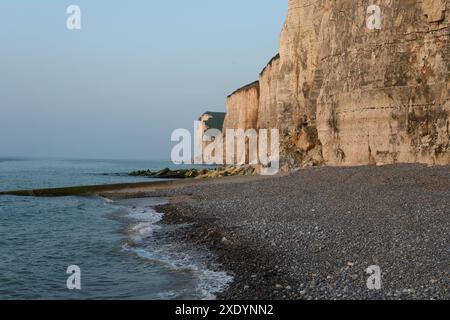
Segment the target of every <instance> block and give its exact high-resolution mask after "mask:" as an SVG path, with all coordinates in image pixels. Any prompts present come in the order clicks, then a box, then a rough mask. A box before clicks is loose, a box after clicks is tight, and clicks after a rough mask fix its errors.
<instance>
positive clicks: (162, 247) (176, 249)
mask: <svg viewBox="0 0 450 320" xmlns="http://www.w3.org/2000/svg"><path fill="white" fill-rule="evenodd" d="M117 204H118V205H120V206H121V207H122V208H126V214H125V217H126V218H127V219H128V220H129V221H130V226H129V227H128V229H127V235H128V237H129V240H130V241H129V243H127V244H124V245H123V249H124V250H126V251H130V252H133V253H134V254H136V255H137V256H138V257H140V258H142V259H146V260H149V261H152V262H153V263H157V264H161V265H163V266H164V267H165V268H168V269H169V270H172V271H175V272H187V273H191V274H192V275H193V276H194V277H195V278H196V279H198V280H197V283H198V285H197V291H198V295H199V297H201V298H203V299H215V294H218V293H220V292H223V291H224V290H225V289H226V288H227V287H228V285H229V284H230V283H231V282H232V281H233V278H232V277H231V276H230V275H228V274H227V273H226V272H224V271H215V270H211V268H209V267H208V266H207V264H208V261H210V253H209V252H208V251H206V250H205V249H199V248H193V247H192V246H190V245H188V244H186V243H181V242H177V241H174V240H173V239H170V238H167V237H165V236H166V234H167V232H168V230H169V229H170V230H172V231H173V228H174V227H172V226H162V225H159V224H158V222H160V221H161V220H162V217H163V214H161V213H159V212H157V211H156V210H155V209H154V208H153V206H156V205H159V204H164V202H163V201H160V200H155V199H152V200H149V199H147V200H146V199H130V200H125V201H120V202H119V203H117ZM155 233H158V234H157V235H155ZM214 269H217V268H216V267H214ZM161 294H162V295H163V296H165V297H167V298H170V296H172V297H173V296H176V294H175V293H173V292H170V293H161Z"/></svg>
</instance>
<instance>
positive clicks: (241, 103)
mask: <svg viewBox="0 0 450 320" xmlns="http://www.w3.org/2000/svg"><path fill="white" fill-rule="evenodd" d="M258 108H259V83H258V82H254V83H251V84H249V85H247V86H245V87H242V88H241V89H238V90H236V91H235V92H234V93H233V94H231V95H230V96H229V97H228V98H227V115H226V116H225V122H224V129H225V130H226V129H244V130H247V129H256V127H257V121H258Z"/></svg>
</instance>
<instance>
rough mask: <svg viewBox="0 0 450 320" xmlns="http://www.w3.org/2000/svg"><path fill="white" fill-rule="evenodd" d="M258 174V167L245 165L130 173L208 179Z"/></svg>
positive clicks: (153, 176) (142, 175)
mask: <svg viewBox="0 0 450 320" xmlns="http://www.w3.org/2000/svg"><path fill="white" fill-rule="evenodd" d="M256 174H257V170H256V168H254V167H252V166H249V165H244V166H239V167H236V166H226V167H219V168H215V169H180V170H171V169H169V168H165V169H162V170H160V171H150V170H138V171H133V172H131V173H130V174H129V175H130V176H133V177H148V178H157V179H192V178H196V179H206V178H220V177H229V176H253V175H256Z"/></svg>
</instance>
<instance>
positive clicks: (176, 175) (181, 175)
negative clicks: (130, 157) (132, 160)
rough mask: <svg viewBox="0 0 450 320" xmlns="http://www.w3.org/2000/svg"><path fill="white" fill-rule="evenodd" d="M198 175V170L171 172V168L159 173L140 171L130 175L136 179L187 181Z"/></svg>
mask: <svg viewBox="0 0 450 320" xmlns="http://www.w3.org/2000/svg"><path fill="white" fill-rule="evenodd" d="M198 175H199V171H198V170H197V169H189V170H188V169H181V170H170V169H169V168H165V169H162V170H160V171H157V172H153V171H150V170H138V171H133V172H131V173H130V176H134V177H149V178H158V179H186V178H195V177H197V176H198Z"/></svg>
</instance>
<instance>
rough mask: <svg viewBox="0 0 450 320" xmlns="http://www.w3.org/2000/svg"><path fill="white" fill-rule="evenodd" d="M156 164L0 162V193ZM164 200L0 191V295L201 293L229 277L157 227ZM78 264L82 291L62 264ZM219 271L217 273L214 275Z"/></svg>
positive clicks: (95, 179)
mask: <svg viewBox="0 0 450 320" xmlns="http://www.w3.org/2000/svg"><path fill="white" fill-rule="evenodd" d="M168 166H170V165H169V164H168V163H161V162H141V161H139V162H133V161H106V160H105V161H86V160H76V161H68V160H23V159H18V160H12V159H8V160H5V159H3V160H0V190H10V189H27V188H44V187H45V188H47V187H62V186H71V185H80V184H103V183H122V182H133V181H149V179H146V178H136V177H128V176H126V174H125V173H127V172H129V171H132V170H138V169H147V168H149V169H153V170H156V169H160V168H163V167H168ZM161 203H164V199H155V198H147V199H128V200H121V201H116V202H113V201H111V200H109V199H103V198H98V197H63V198H31V197H12V196H2V197H0V299H114V298H119V299H205V298H213V297H214V295H215V294H217V293H218V292H221V291H222V290H224V288H225V287H226V286H227V284H228V283H229V282H230V281H231V277H229V276H228V275H227V274H226V273H224V272H221V271H220V267H219V266H215V265H214V264H213V263H212V261H213V257H212V256H211V255H210V253H209V252H208V251H207V250H205V249H203V248H192V247H190V246H189V245H188V244H185V243H182V242H179V241H177V240H176V239H175V237H174V235H176V232H177V230H178V229H179V228H183V227H186V226H165V225H162V224H159V223H158V222H159V220H160V219H161V217H162V215H161V214H160V213H158V212H156V211H155V210H154V206H155V205H157V204H161ZM70 265H77V266H79V267H80V269H81V290H69V289H67V286H66V280H67V278H68V277H69V275H68V274H66V270H67V268H68V266H70ZM218 270H219V271H218Z"/></svg>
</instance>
